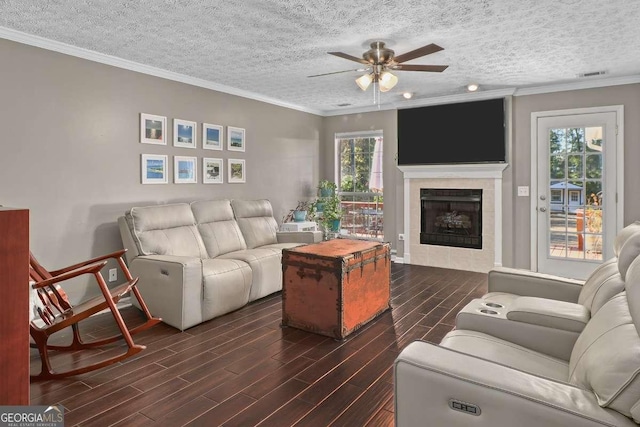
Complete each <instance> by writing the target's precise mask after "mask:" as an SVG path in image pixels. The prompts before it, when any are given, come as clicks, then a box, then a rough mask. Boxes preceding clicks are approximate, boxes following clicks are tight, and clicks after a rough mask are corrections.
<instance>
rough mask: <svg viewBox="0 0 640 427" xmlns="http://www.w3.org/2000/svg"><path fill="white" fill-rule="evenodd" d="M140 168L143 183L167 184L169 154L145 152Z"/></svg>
mask: <svg viewBox="0 0 640 427" xmlns="http://www.w3.org/2000/svg"><path fill="white" fill-rule="evenodd" d="M140 170H141V173H142V183H143V184H166V183H167V182H168V171H167V156H163V155H158V154H143V155H142V161H141V163H140Z"/></svg>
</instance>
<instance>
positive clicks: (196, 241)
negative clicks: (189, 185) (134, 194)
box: [125, 203, 208, 258]
mask: <svg viewBox="0 0 640 427" xmlns="http://www.w3.org/2000/svg"><path fill="white" fill-rule="evenodd" d="M125 219H126V221H127V225H128V226H129V230H130V232H131V235H132V237H133V241H134V242H135V244H136V246H137V249H138V253H139V254H141V255H176V256H187V257H196V258H207V257H208V256H207V251H206V249H205V246H204V243H203V242H202V238H201V237H200V233H199V232H198V230H197V228H196V221H195V218H194V216H193V213H192V212H191V207H190V206H189V205H188V204H186V203H178V204H171V205H157V206H146V207H139V208H131V210H129V211H128V212H127V213H125Z"/></svg>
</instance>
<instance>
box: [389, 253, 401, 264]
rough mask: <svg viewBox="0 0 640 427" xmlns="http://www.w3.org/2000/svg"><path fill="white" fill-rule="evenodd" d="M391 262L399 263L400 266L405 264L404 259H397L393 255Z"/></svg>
mask: <svg viewBox="0 0 640 427" xmlns="http://www.w3.org/2000/svg"><path fill="white" fill-rule="evenodd" d="M391 261H393V262H397V263H398V264H404V258H402V257H397V256H395V255H391Z"/></svg>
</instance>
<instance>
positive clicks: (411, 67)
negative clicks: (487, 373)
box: [393, 64, 449, 73]
mask: <svg viewBox="0 0 640 427" xmlns="http://www.w3.org/2000/svg"><path fill="white" fill-rule="evenodd" d="M448 67H449V66H448V65H409V64H406V65H404V64H401V65H396V66H395V67H394V68H393V69H394V70H398V71H429V72H432V73H441V72H443V71H444V70H446V69H447V68H448Z"/></svg>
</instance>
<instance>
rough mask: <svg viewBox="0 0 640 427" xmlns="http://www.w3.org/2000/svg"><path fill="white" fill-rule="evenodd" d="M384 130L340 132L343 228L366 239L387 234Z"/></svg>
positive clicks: (340, 190)
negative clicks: (384, 186)
mask: <svg viewBox="0 0 640 427" xmlns="http://www.w3.org/2000/svg"><path fill="white" fill-rule="evenodd" d="M382 148H383V138H382V132H381V131H376V132H362V133H350V134H337V135H336V152H337V156H336V162H337V165H336V170H337V171H338V174H337V175H338V176H337V179H338V191H339V194H340V199H341V200H342V209H343V216H342V224H341V228H342V229H343V230H346V231H347V232H348V233H349V234H350V235H354V236H356V237H364V238H375V239H380V240H381V239H382V237H383V223H384V222H383V218H384V217H383V207H384V202H383V179H382V177H383V175H382V163H383V155H382V153H383V151H382Z"/></svg>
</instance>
